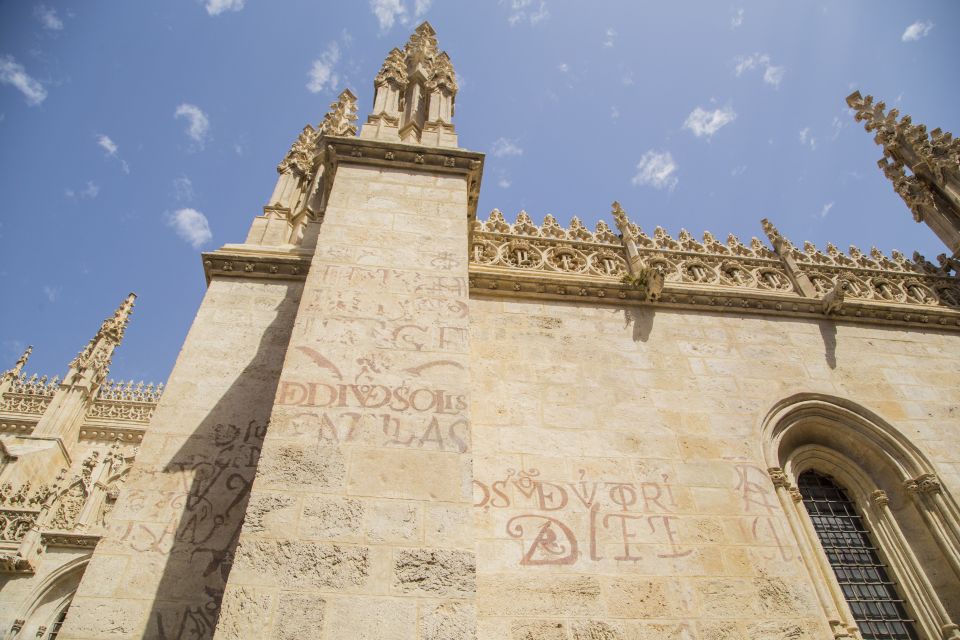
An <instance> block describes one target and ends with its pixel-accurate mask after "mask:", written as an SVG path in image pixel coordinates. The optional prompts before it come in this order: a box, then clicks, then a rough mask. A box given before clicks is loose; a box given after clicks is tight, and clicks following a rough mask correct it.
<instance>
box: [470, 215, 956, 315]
mask: <svg viewBox="0 0 960 640" xmlns="http://www.w3.org/2000/svg"><path fill="white" fill-rule="evenodd" d="M615 211H616V210H615ZM618 213H619V214H622V210H619V211H618ZM617 222H618V227H619V228H620V230H621V234H620V235H617V234H615V233H614V232H613V231H612V230H611V229H610V228H609V227H608V226H607V224H606V223H605V222H603V221H601V222H600V223H598V225H597V228H596V230H595V231H590V230H588V229H586V228H585V227H584V226H583V224H582V223H581V222H580V221H579V219H577V218H574V219H573V221H572V222H571V224H570V227H569V228H564V227H561V226H560V225H559V224H558V223H557V221H556V219H554V218H553V216H549V215H548V216H547V217H546V218H545V221H544V223H543V225H540V226H537V225H535V224H533V222H532V220H531V219H530V216H529V215H527V214H526V213H525V212H521V213H520V215H519V216H518V218H517V221H516V222H515V223H513V224H510V223H508V222H507V221H506V220H505V219H504V218H503V215H502V214H501V213H500V212H499V211H497V210H494V211H493V212H492V213H491V215H490V217H489V219H488V220H486V221H474V222H473V223H472V233H471V244H470V287H471V294H472V295H476V296H486V297H489V296H504V297H521V298H541V299H552V300H581V301H586V300H589V301H590V302H591V303H601V304H613V305H617V304H650V305H652V306H654V307H663V308H683V309H691V308H694V309H698V310H707V311H720V312H734V313H753V314H765V315H785V316H794V317H804V318H817V319H822V318H823V317H825V315H828V314H829V316H830V317H832V318H835V319H838V320H845V321H851V322H864V323H874V324H876V323H879V324H896V325H907V326H913V327H927V328H930V327H933V328H941V329H950V330H960V281H958V278H957V277H956V275H951V274H950V272H949V270H948V269H946V268H944V267H936V266H934V265H932V264H930V263H929V262H927V261H926V260H925V259H924V258H923V257H922V256H919V255H916V254H915V255H914V259H913V260H910V259H907V258H905V257H904V256H903V254H901V253H900V252H896V251H895V252H893V254H892V256H886V255H884V254H882V253H880V252H879V251H877V250H876V249H873V250H872V251H871V252H870V253H868V254H867V253H864V252H862V251H860V250H859V249H857V248H856V247H851V248H850V251H849V252H848V253H842V252H840V251H838V250H837V249H836V247H834V246H833V245H828V247H827V250H826V252H822V251H820V250H819V249H817V248H816V247H815V246H813V245H812V244H811V243H805V246H804V250H803V251H800V250H798V249H796V248H795V247H794V246H793V245H792V244H791V243H790V242H789V241H788V240H785V239H784V238H783V237H782V236H780V235H779V233H778V232H777V231H776V229H775V228H774V227H773V225H771V224H769V223H765V230H766V231H767V233H768V235H770V236H771V240H772V241H773V244H774V246H775V247H776V250H774V249H771V248H769V247H768V246H766V245H765V244H764V243H762V242H761V241H760V240H758V239H756V238H753V239H752V240H751V242H750V244H749V245H745V244H743V243H741V242H740V241H739V240H738V239H737V238H736V237H735V236H733V235H731V236H729V237H728V239H727V242H726V243H721V242H719V241H718V240H717V239H716V238H715V237H714V236H713V235H712V234H710V233H709V232H708V233H705V234H704V237H703V240H702V241H699V240H696V239H694V238H693V236H692V235H691V234H689V233H688V232H687V231H685V230H681V232H680V234H679V236H678V237H677V238H673V237H671V236H670V235H669V234H667V232H666V231H664V230H663V229H662V228H660V227H657V229H656V230H655V232H654V234H653V236H652V237H651V236H648V235H647V234H645V233H643V231H642V230H641V229H640V228H639V227H638V226H637V225H635V224H633V223H631V222H629V221H628V220H626V217H625V215H620V216H619V219H618V221H617ZM628 245H629V248H628ZM631 255H633V256H634V258H633V263H632V264H631V259H630V256H631ZM638 268H643V269H650V268H652V269H656V270H659V271H661V272H662V273H663V275H664V281H665V282H664V286H663V289H662V291H660V293H659V295H657V296H654V297H649V296H647V295H645V293H644V292H642V291H635V290H634V289H633V288H632V287H630V286H629V285H628V284H627V283H626V282H625V280H629V278H625V276H626V275H627V274H628V273H631V272H632V270H636V269H638ZM798 278H799V279H802V281H803V283H804V288H805V289H806V291H807V292H808V294H807V295H804V293H803V289H801V288H800V287H798V286H797V284H795V283H796V282H797V281H798Z"/></svg>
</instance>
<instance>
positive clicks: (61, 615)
mask: <svg viewBox="0 0 960 640" xmlns="http://www.w3.org/2000/svg"><path fill="white" fill-rule="evenodd" d="M71 600H72V598H71ZM71 600H67V602H66V604H64V605H63V606H62V607H60V610H59V611H57V615H56V617H55V618H54V619H53V622H52V623H51V624H50V628H49V630H48V631H47V635H46V636H45V640H57V636H59V635H60V629H61V628H62V627H63V621H64V620H66V619H67V610H68V609H70V602H71Z"/></svg>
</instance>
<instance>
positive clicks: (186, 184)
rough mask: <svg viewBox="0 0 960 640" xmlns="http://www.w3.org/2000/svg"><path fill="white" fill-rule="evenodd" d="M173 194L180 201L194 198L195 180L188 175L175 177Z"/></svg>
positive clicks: (188, 200)
mask: <svg viewBox="0 0 960 640" xmlns="http://www.w3.org/2000/svg"><path fill="white" fill-rule="evenodd" d="M173 195H174V197H175V198H176V199H177V201H179V202H190V201H191V200H193V182H191V181H190V178H188V177H187V176H180V177H179V178H174V179H173Z"/></svg>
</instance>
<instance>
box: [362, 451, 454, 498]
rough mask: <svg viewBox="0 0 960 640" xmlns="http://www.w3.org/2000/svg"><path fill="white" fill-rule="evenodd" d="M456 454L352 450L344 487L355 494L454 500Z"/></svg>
mask: <svg viewBox="0 0 960 640" xmlns="http://www.w3.org/2000/svg"><path fill="white" fill-rule="evenodd" d="M460 465H461V462H460V457H459V456H457V455H455V454H448V453H435V452H429V451H410V450H402V449H392V450H383V449H362V450H356V451H353V452H352V455H351V460H350V477H349V480H348V490H349V493H350V494H351V495H355V496H375V497H384V498H407V499H415V500H443V501H447V502H458V501H459V500H460V494H461V490H460V487H459V483H451V482H450V481H449V479H450V478H459V477H460V471H461V470H460Z"/></svg>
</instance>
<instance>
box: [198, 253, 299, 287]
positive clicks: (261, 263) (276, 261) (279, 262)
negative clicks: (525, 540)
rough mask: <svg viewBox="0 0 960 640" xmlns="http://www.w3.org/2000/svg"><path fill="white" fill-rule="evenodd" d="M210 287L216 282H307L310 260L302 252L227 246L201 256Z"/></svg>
mask: <svg viewBox="0 0 960 640" xmlns="http://www.w3.org/2000/svg"><path fill="white" fill-rule="evenodd" d="M201 258H202V260H203V274H204V276H205V277H206V279H207V285H208V286H209V285H210V281H211V280H212V279H213V278H256V279H268V280H304V279H305V278H306V277H307V271H309V270H310V256H309V255H308V254H306V253H300V252H295V253H294V252H279V251H268V250H261V249H259V248H257V247H254V246H252V245H226V246H224V247H222V248H220V249H217V250H216V251H210V252H206V253H202V254H201Z"/></svg>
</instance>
